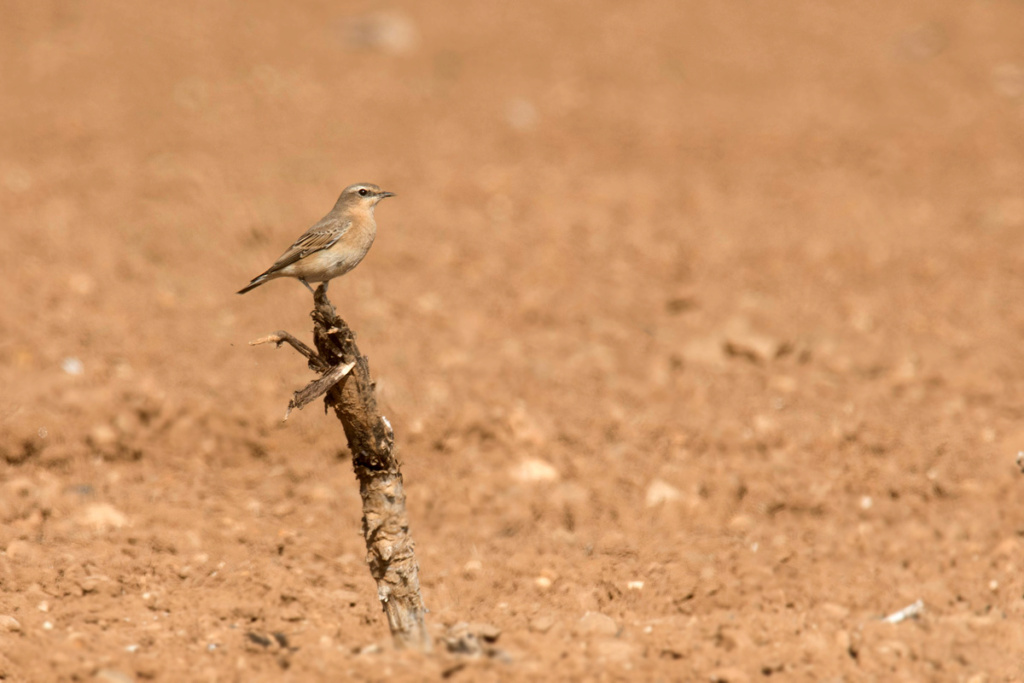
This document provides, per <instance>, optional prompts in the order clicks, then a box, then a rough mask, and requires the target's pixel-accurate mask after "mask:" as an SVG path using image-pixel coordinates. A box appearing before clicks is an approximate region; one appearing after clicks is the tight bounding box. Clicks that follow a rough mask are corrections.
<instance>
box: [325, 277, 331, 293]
mask: <svg viewBox="0 0 1024 683" xmlns="http://www.w3.org/2000/svg"><path fill="white" fill-rule="evenodd" d="M329 284H331V281H330V280H324V294H326V293H327V285H329Z"/></svg>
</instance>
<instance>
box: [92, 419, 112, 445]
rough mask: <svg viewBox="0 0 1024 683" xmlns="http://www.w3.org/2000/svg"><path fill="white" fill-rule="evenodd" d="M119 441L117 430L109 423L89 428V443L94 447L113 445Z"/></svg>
mask: <svg viewBox="0 0 1024 683" xmlns="http://www.w3.org/2000/svg"><path fill="white" fill-rule="evenodd" d="M116 441H117V432H116V431H115V430H114V428H113V427H112V426H110V425H108V424H98V425H96V426H95V427H93V428H92V429H91V430H89V444H90V445H91V446H93V447H94V448H104V447H106V446H111V445H113V444H114V443H115V442H116Z"/></svg>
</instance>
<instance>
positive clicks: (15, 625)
mask: <svg viewBox="0 0 1024 683" xmlns="http://www.w3.org/2000/svg"><path fill="white" fill-rule="evenodd" d="M20 630H21V624H20V623H19V622H18V620H17V619H15V618H14V617H12V616H10V615H8V614H0V632H3V631H6V632H8V633H10V632H17V631H20Z"/></svg>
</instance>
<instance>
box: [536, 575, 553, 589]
mask: <svg viewBox="0 0 1024 683" xmlns="http://www.w3.org/2000/svg"><path fill="white" fill-rule="evenodd" d="M533 583H534V584H535V585H536V586H537V588H540V589H541V590H547V589H548V588H551V579H549V578H548V577H546V576H538V577H537V578H536V579H534V580H533Z"/></svg>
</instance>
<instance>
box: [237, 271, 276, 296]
mask: <svg viewBox="0 0 1024 683" xmlns="http://www.w3.org/2000/svg"><path fill="white" fill-rule="evenodd" d="M269 279H270V278H268V277H267V274H266V273H264V274H263V275H257V276H256V277H254V278H253V279H252V282H250V283H249V284H247V285H246V286H245V287H242V288H241V289H240V290H238V293H239V294H245V293H246V292H248V291H249V290H252V289H256V288H257V287H259V286H260V285H262V284H263V283H264V282H266V281H267V280H269Z"/></svg>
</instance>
